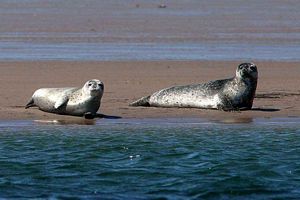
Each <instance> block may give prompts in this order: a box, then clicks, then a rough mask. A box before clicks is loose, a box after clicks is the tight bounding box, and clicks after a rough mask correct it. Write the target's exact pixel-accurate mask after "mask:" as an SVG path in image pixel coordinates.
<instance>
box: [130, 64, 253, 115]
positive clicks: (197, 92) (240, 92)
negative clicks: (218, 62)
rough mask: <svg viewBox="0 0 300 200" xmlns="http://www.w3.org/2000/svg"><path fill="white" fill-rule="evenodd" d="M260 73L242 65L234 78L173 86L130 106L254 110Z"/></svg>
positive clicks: (247, 65) (248, 65)
mask: <svg viewBox="0 0 300 200" xmlns="http://www.w3.org/2000/svg"><path fill="white" fill-rule="evenodd" d="M257 78H258V71H257V67H256V66H255V65H254V64H253V63H242V64H240V65H239V66H238V67H237V69H236V75H235V77H233V78H229V79H223V80H215V81H210V82H208V83H202V84H194V85H185V86H174V87H170V88H166V89H162V90H160V91H158V92H155V93H154V94H152V95H149V96H146V97H142V98H141V99H139V100H137V101H135V102H133V103H131V104H130V106H149V107H183V108H203V109H219V110H224V111H233V110H243V109H251V108H252V104H253V99H254V96H255V91H256V86H257Z"/></svg>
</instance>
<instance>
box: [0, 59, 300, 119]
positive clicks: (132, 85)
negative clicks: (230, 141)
mask: <svg viewBox="0 0 300 200" xmlns="http://www.w3.org/2000/svg"><path fill="white" fill-rule="evenodd" d="M238 64H239V62H209V61H207V62H206V61H205V62H204V61H203V62H202V61H194V62H190V61H151V62H139V61H136V62H63V61H62V62H57V61H42V62H0V74H1V75H0V94H1V98H0V105H1V106H0V119H1V120H12V119H20V120H23V119H38V120H44V119H72V118H76V117H69V116H62V115H55V114H50V113H45V112H42V111H40V110H38V109H27V110H25V109H24V105H26V103H27V101H28V100H29V98H30V97H31V95H32V94H33V92H34V91H35V90H36V89H38V88H41V87H67V86H78V87H80V86H82V85H83V83H84V82H85V81H86V80H88V79H92V78H97V79H100V80H102V81H103V82H104V84H105V92H104V96H103V99H102V105H101V108H100V110H99V112H100V113H102V114H105V115H110V116H120V117H122V118H183V117H184V118H206V119H213V120H225V121H226V120H228V121H230V120H236V119H239V120H246V121H247V120H249V119H250V120H251V119H252V118H269V117H299V116H300V103H299V100H300V86H299V85H300V78H299V77H300V76H299V75H300V67H299V65H300V63H297V62H256V65H257V66H258V70H259V79H258V88H257V92H256V93H257V98H255V100H254V106H253V109H252V110H250V111H242V112H223V111H217V110H203V109H184V108H180V109H177V108H145V107H129V106H128V104H129V103H130V102H132V101H134V100H136V99H137V98H139V97H142V96H145V95H148V94H151V93H153V92H155V91H157V90H159V89H162V88H165V87H169V86H173V85H184V84H191V83H201V82H207V81H209V80H216V79H223V78H228V77H232V76H233V75H234V73H235V69H236V66H237V65H238Z"/></svg>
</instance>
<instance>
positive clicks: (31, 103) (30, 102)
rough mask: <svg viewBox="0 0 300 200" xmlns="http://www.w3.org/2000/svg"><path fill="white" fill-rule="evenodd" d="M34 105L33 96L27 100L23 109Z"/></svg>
mask: <svg viewBox="0 0 300 200" xmlns="http://www.w3.org/2000/svg"><path fill="white" fill-rule="evenodd" d="M34 106H35V104H34V101H33V98H31V99H30V100H29V102H28V103H27V104H26V106H25V109H27V108H30V107H34Z"/></svg>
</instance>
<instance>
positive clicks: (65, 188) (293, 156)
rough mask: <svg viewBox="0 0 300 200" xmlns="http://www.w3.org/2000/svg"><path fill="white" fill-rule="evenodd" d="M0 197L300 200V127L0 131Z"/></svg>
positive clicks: (32, 126)
mask: <svg viewBox="0 0 300 200" xmlns="http://www.w3.org/2000/svg"><path fill="white" fill-rule="evenodd" d="M0 133H1V134H0V197H1V198H13V199H15V198H22V199H23V198H52V199H68V198H71V199H73V198H79V199H97V198H99V199H300V124H299V120H294V121H289V120H285V121H281V120H277V121H268V120H265V121H262V122H258V121H254V122H250V123H247V124H222V123H213V122H201V121H200V122H199V121H197V120H195V121H188V120H186V121H181V120H175V121H171V122H170V121H164V120H161V121H159V120H157V121H155V120H154V121H151V120H148V121H147V120H140V121H130V120H127V121H126V120H125V121H124V120H123V121H122V120H111V121H109V120H102V121H101V120H98V121H96V123H95V125H92V126H85V125H76V124H71V125H53V124H39V123H35V122H28V121H25V122H20V121H19V122H18V121H10V122H1V123H0Z"/></svg>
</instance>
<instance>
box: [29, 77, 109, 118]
mask: <svg viewBox="0 0 300 200" xmlns="http://www.w3.org/2000/svg"><path fill="white" fill-rule="evenodd" d="M103 91H104V85H103V83H102V82H101V81H99V80H97V79H92V80H89V81H87V82H86V83H85V84H84V86H83V87H82V88H71V87H69V88H41V89H38V90H36V91H35V92H34V94H33V95H32V97H31V99H30V101H29V103H28V104H27V105H26V107H25V108H26V109H27V108H29V107H34V106H36V107H38V108H39V109H40V110H42V111H45V112H50V113H56V114H63V115H74V116H84V117H86V118H94V117H95V116H96V113H97V111H98V109H99V107H100V103H101V98H102V95H103Z"/></svg>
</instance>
